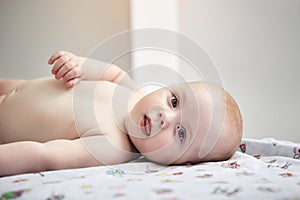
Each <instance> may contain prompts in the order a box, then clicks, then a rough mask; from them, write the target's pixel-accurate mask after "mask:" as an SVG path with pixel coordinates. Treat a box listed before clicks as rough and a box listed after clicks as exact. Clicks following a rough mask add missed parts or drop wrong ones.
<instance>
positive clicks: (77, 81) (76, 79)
mask: <svg viewBox="0 0 300 200" xmlns="http://www.w3.org/2000/svg"><path fill="white" fill-rule="evenodd" d="M79 82H80V78H74V79H71V80H69V81H67V83H66V86H67V87H68V88H71V87H74V86H75V85H77V84H78V83H79Z"/></svg>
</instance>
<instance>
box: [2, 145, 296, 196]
mask: <svg viewBox="0 0 300 200" xmlns="http://www.w3.org/2000/svg"><path fill="white" fill-rule="evenodd" d="M243 152H244V153H243ZM0 164H1V163H0ZM12 164H13V163H12ZM1 198H2V199H14V198H16V199H45V200H46V199H162V200H171V199H172V200H176V199H178V200H179V199H282V200H283V199H300V145H299V144H296V143H291V142H287V141H276V140H274V139H264V140H251V139H244V140H243V142H242V144H241V145H240V149H239V151H237V152H236V153H235V155H234V156H233V157H232V158H231V159H229V160H227V161H223V162H207V163H202V164H197V165H184V166H168V167H164V166H160V165H157V164H154V163H151V162H147V161H142V162H135V163H126V164H120V165H113V166H102V167H92V168H84V169H73V170H60V171H52V172H43V173H35V174H23V175H18V176H10V177H3V178H0V199H1Z"/></svg>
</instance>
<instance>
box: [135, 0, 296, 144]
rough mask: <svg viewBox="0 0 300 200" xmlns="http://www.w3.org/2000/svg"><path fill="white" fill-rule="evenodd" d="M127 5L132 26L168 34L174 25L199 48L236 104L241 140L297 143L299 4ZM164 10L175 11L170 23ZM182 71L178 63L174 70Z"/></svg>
mask: <svg viewBox="0 0 300 200" xmlns="http://www.w3.org/2000/svg"><path fill="white" fill-rule="evenodd" d="M166 2H167V3H166ZM131 3H133V4H134V5H131V6H133V7H134V9H135V10H133V12H132V16H131V19H132V21H133V22H134V23H135V22H136V23H137V24H139V26H138V27H145V26H146V27H156V28H167V29H169V27H170V26H171V27H173V25H174V24H176V26H175V28H174V29H172V30H174V31H178V32H180V33H183V34H185V35H187V36H188V37H190V39H192V40H194V41H195V42H197V43H198V44H199V45H201V46H202V47H204V49H205V50H206V51H207V53H208V54H209V56H210V57H211V58H212V59H213V61H214V62H215V64H216V67H217V69H218V70H219V72H220V74H221V78H222V82H223V87H225V89H227V90H228V91H229V92H230V93H231V94H232V96H233V97H234V98H235V99H236V100H237V102H238V104H239V105H240V108H241V112H242V115H243V119H244V137H248V138H264V137H273V138H277V139H285V140H292V141H296V142H300V137H299V134H300V123H299V119H300V88H299V85H300V79H299V78H298V77H299V74H300V56H299V53H300V20H299V19H300V1H299V0H288V1H286V0H264V1H261V0H251V1H250V0H227V1H223V0H174V1H150V0H142V1H138V0H132V1H131ZM149 3H150V4H152V5H151V6H148V4H149ZM168 4H169V5H168ZM146 5H147V6H146ZM174 6H176V7H177V8H174ZM170 8H173V9H172V10H173V11H174V10H175V11H176V14H175V15H176V17H174V18H173V19H176V20H177V22H175V23H174V21H173V20H172V19H170V15H168V13H169V12H170ZM136 10H138V12H136ZM173 11H171V13H172V12H173ZM173 15H174V13H173ZM168 22H169V23H168ZM134 23H133V28H136V26H135V24H134ZM179 48H180V44H179ZM149 62H150V61H149ZM185 67H186V66H184V63H181V65H180V70H184V69H185Z"/></svg>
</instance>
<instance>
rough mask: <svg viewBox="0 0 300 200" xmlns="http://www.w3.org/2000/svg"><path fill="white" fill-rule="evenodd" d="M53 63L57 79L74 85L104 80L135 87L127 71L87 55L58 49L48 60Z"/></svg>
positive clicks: (131, 87)
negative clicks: (83, 81) (87, 81)
mask: <svg viewBox="0 0 300 200" xmlns="http://www.w3.org/2000/svg"><path fill="white" fill-rule="evenodd" d="M48 63H49V64H50V65H53V68H52V73H53V74H54V75H55V78H56V79H63V80H65V81H66V86H67V87H73V86H74V85H76V84H77V83H79V81H80V80H104V81H110V82H114V83H118V84H120V85H123V86H125V87H128V88H130V89H133V88H134V87H135V86H134V83H133V81H132V80H131V78H130V77H129V76H128V75H127V73H126V72H125V71H124V70H122V69H121V68H119V67H117V66H116V65H113V64H109V63H105V62H102V61H99V60H94V59H90V58H85V57H78V56H76V55H75V54H72V53H70V52H67V51H58V52H56V53H55V54H53V55H52V56H51V57H50V59H49V60H48Z"/></svg>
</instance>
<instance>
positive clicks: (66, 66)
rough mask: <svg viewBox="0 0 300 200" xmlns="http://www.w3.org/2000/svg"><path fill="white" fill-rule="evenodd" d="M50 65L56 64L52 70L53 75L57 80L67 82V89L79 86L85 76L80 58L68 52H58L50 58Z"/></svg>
mask: <svg viewBox="0 0 300 200" xmlns="http://www.w3.org/2000/svg"><path fill="white" fill-rule="evenodd" d="M48 64H50V65H52V64H54V65H53V68H52V70H51V72H52V74H54V75H55V78H56V79H57V80H59V79H63V80H65V81H66V86H67V87H73V86H74V85H76V84H78V83H79V81H80V80H81V77H82V75H83V74H82V73H83V72H82V70H81V68H82V63H81V60H80V59H79V57H78V56H76V55H74V54H72V53H70V52H67V51H58V52H56V53H55V54H53V55H52V56H51V57H50V58H49V60H48Z"/></svg>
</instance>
